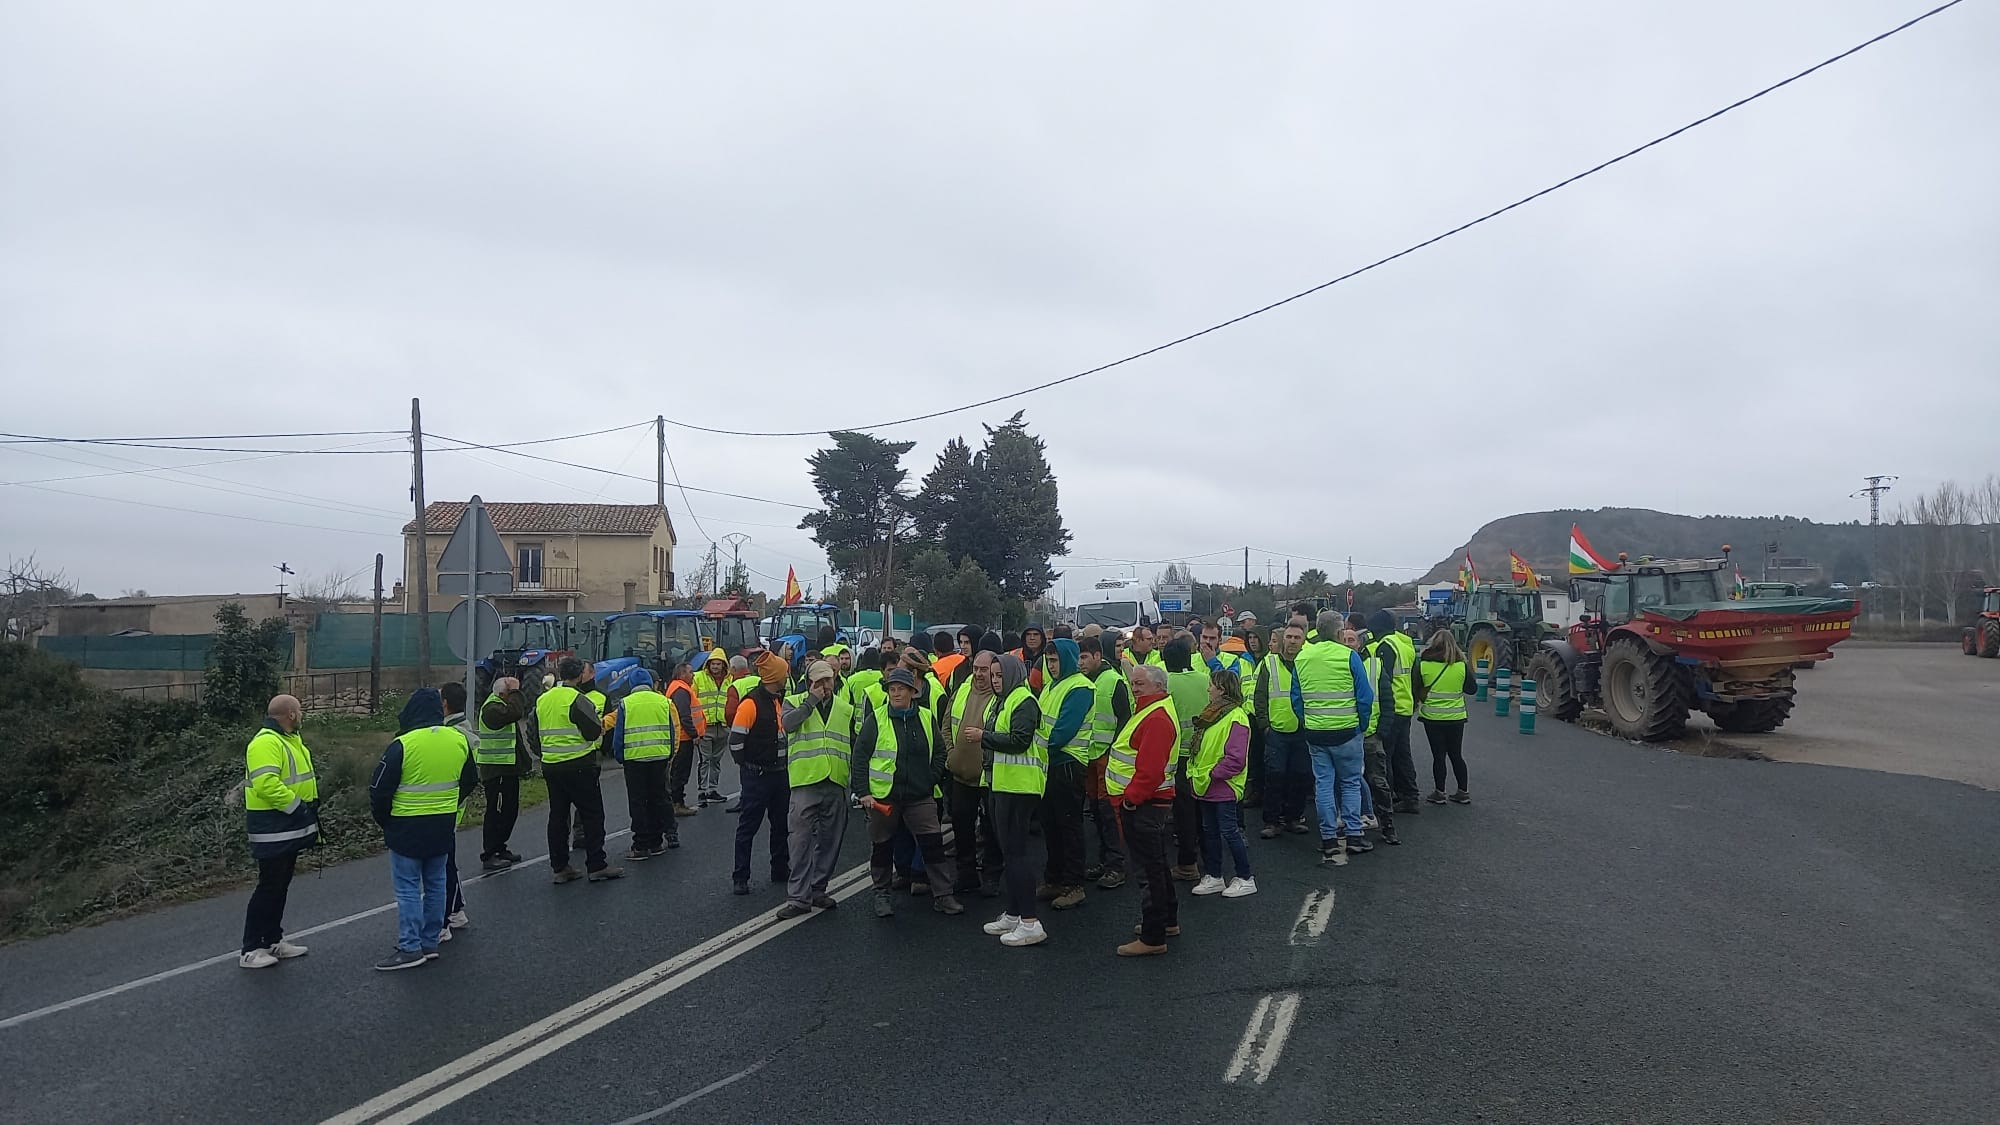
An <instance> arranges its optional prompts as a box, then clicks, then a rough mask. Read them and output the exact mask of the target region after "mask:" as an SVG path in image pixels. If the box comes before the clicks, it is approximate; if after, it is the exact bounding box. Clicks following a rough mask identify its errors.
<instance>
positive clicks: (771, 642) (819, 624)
mask: <svg viewBox="0 0 2000 1125" xmlns="http://www.w3.org/2000/svg"><path fill="white" fill-rule="evenodd" d="M828 625H831V626H833V628H834V631H835V633H836V635H838V637H839V639H840V642H841V643H842V644H847V643H849V641H848V638H847V633H846V630H844V629H842V628H841V627H840V607H839V606H832V605H788V606H785V607H783V608H781V609H779V610H778V611H777V612H776V613H774V614H772V615H771V624H770V627H769V629H768V630H767V631H766V632H765V634H764V640H765V643H766V644H767V646H769V647H771V648H772V649H774V650H775V649H776V647H777V641H778V638H780V637H792V636H799V637H804V638H805V639H806V642H807V643H808V644H812V645H817V644H818V643H819V631H820V629H821V628H823V627H825V626H828Z"/></svg>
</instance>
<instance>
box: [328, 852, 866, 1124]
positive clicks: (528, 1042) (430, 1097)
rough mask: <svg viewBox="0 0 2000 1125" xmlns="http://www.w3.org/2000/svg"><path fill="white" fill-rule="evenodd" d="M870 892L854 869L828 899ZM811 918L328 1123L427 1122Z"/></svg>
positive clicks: (637, 982)
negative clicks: (473, 1095) (444, 1109)
mask: <svg viewBox="0 0 2000 1125" xmlns="http://www.w3.org/2000/svg"><path fill="white" fill-rule="evenodd" d="M868 887H869V880H868V868H867V866H866V865H863V866H860V867H854V868H850V869H849V870H847V871H846V872H844V873H842V874H841V875H840V876H838V877H837V878H835V879H834V880H833V881H832V883H831V884H829V885H828V887H827V893H828V894H830V895H832V896H833V897H834V899H836V900H844V899H847V898H850V897H852V896H854V895H856V894H858V893H860V892H861V891H864V890H867V889H868ZM810 918H811V915H804V916H801V917H798V918H788V919H784V920H780V919H778V918H777V917H776V916H775V915H773V914H771V913H770V912H768V911H767V912H764V913H762V914H760V915H759V916H758V917H755V918H752V919H751V920H749V921H748V922H745V923H743V924H742V925H739V926H737V927H735V928H734V929H731V930H726V931H724V932H722V933H720V934H717V935H715V936H714V937H712V938H709V939H708V940H707V941H704V942H702V943H701V944H700V945H697V946H694V947H693V948H691V949H688V950H685V951H684V952H681V953H679V954H676V955H675V956H673V957H670V958H668V959H667V960H665V961H662V962H660V963H659V964H657V965H654V966H653V967H652V968H650V969H646V970H644V971H643V972H640V973H637V974H635V975H633V976H630V977H627V978H625V979H624V980H622V981H619V982H618V983H617V984H614V985H612V986H611V987H609V988H607V989H605V990H603V991H602V992H599V993H597V994H596V995H594V996H588V997H585V998H584V999H582V1000H579V1001H577V1002H576V1003H574V1004H571V1005H570V1006H569V1007H567V1008H564V1009H562V1010H561V1011H559V1012H556V1013H555V1014H554V1015H551V1016H548V1017H546V1018H544V1019H541V1020H537V1021H536V1022H534V1023H532V1024H529V1025H528V1026H527V1027H524V1028H522V1029H521V1030H519V1031H516V1032H514V1033H513V1034H511V1035H507V1036H505V1037H503V1038H500V1039H496V1040H494V1041H493V1042H491V1043H488V1044H487V1045H486V1046H484V1047H481V1048H479V1049H478V1050H475V1051H472V1052H471V1053H469V1054H466V1055H464V1056H463V1057H461V1058H457V1059H454V1060H452V1061H451V1062H448V1063H446V1064H444V1065H443V1066H440V1067H438V1068H437V1069H436V1070H433V1071H431V1072H430V1073H428V1074H424V1075H421V1076H419V1077H416V1078H413V1079H411V1080H410V1081H408V1082H405V1083H403V1084H402V1085H401V1086H398V1087H396V1088H395V1089H393V1090H390V1091H389V1092H388V1093H385V1094H383V1095H381V1096H380V1097H376V1098H372V1099H370V1100H369V1101H367V1102H364V1103H362V1104H361V1105H358V1106H355V1107H354V1108H353V1109H350V1110H348V1111H347V1112H346V1113H342V1114H339V1115H338V1116H335V1117H330V1118H328V1119H327V1121H326V1125H362V1123H364V1122H370V1123H373V1122H380V1123H383V1125H392V1123H394V1125H400V1123H404V1122H412V1121H417V1120H420V1119H422V1118H423V1117H425V1116H427V1115H429V1114H431V1113H435V1112H437V1111H438V1110H440V1109H443V1108H444V1107H445V1106H448V1105H451V1104H452V1103H453V1102H456V1101H459V1100H461V1099H463V1098H465V1097H466V1096H467V1095H469V1094H472V1093H474V1092H475V1091H478V1090H480V1089H483V1088H485V1087H487V1086H490V1085H492V1084H493V1083H495V1082H498V1081H499V1080H500V1079H502V1078H505V1077H506V1076H508V1075H509V1074H512V1073H514V1072H515V1071H517V1070H520V1069H521V1068H522V1067H525V1066H528V1065H529V1064H531V1063H534V1062H535V1061H537V1060H539V1059H543V1058H546V1057H548V1056H549V1055H552V1054H554V1053H555V1052H557V1051H559V1050H561V1049H563V1048H564V1047H566V1046H568V1045H570V1044H571V1043H574V1042H576V1041H577V1040H579V1039H582V1038H583V1037H584V1036H586V1035H589V1034H590V1033H591V1032H594V1031H597V1030H600V1029H602V1028H604V1027H606V1026H608V1025H610V1024H613V1023H616V1022H617V1021H619V1020H621V1019H624V1018H625V1017H626V1016H629V1015H631V1014H632V1013H633V1012H636V1011H638V1010H639V1009H641V1008H643V1007H645V1006H646V1005H648V1004H651V1003H653V1002H654V1001H656V1000H659V999H660V998H662V997H664V996H666V995H668V994H669V993H672V992H674V991H676V990H678V989H679V988H681V987H682V986H684V985H686V984H688V983H689V982H691V981H694V980H698V979H700V978H701V977H702V976H704V975H706V974H708V973H710V972H713V971H715V970H716V969H718V968H720V967H722V966H723V965H726V964H728V963H729V962H731V961H733V960H735V959H736V958H738V957H741V956H742V955H743V954H745V953H748V952H750V951H751V950H753V949H755V948H757V947H758V946H760V945H763V944H764V943H765V942H767V941H771V940H773V939H775V938H778V937H782V936H783V935H784V934H786V933H788V932H789V931H791V930H792V929H793V928H794V927H797V926H801V925H804V924H805V923H806V922H807V921H808V920H809V919H810Z"/></svg>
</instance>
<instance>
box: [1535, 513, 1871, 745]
mask: <svg viewBox="0 0 2000 1125" xmlns="http://www.w3.org/2000/svg"><path fill="white" fill-rule="evenodd" d="M1723 556H1724V557H1723V558H1720V559H1656V558H1652V557H1650V556H1642V557H1641V558H1639V559H1638V560H1637V561H1636V562H1630V563H1628V562H1627V561H1626V560H1625V556H1624V555H1622V554H1621V555H1620V556H1619V565H1618V566H1617V567H1615V568H1613V569H1611V570H1608V571H1603V572H1600V573H1596V574H1590V575H1582V576H1579V577H1577V578H1576V579H1575V580H1574V581H1573V583H1572V585H1571V591H1572V593H1573V594H1574V595H1575V596H1577V597H1579V598H1580V599H1581V600H1582V601H1583V602H1584V605H1585V608H1586V610H1587V612H1586V613H1585V614H1584V616H1583V618H1582V620H1581V621H1579V622H1578V623H1577V624H1575V625H1572V626H1570V628H1569V632H1568V635H1567V637H1565V638H1564V639H1561V640H1548V641H1543V642H1542V644H1541V645H1540V647H1539V649H1538V651H1536V653H1535V654H1534V656H1533V657H1532V658H1531V659H1530V660H1529V661H1528V667H1527V675H1528V678H1529V679H1532V680H1534V681H1535V687H1536V692H1537V697H1538V699H1539V701H1540V705H1541V710H1542V713H1543V714H1545V715H1553V716H1554V717H1556V718H1558V719H1561V720H1563V721H1565V722H1574V721H1576V719H1577V717H1578V716H1579V715H1581V714H1582V713H1583V709H1584V707H1586V706H1591V707H1599V708H1601V709H1602V710H1603V711H1604V714H1605V717H1606V718H1607V719H1609V720H1610V723H1611V729H1612V730H1613V731H1615V732H1617V734H1618V735H1619V737H1621V738H1629V739H1635V740H1644V741H1660V740H1664V739H1671V738H1675V737H1677V736H1679V735H1680V734H1681V733H1682V731H1683V729H1684V728H1685V726H1686V724H1687V717H1688V712H1689V711H1694V710H1699V711H1703V712H1706V713H1707V714H1708V717H1709V718H1710V719H1713V720H1714V721H1715V725H1716V726H1718V727H1721V728H1722V729H1723V730H1726V731H1731V732H1734V733H1762V732H1765V731H1772V730H1776V729H1777V728H1778V727H1779V726H1780V725H1782V724H1783V723H1784V721H1785V719H1786V718H1787V717H1788V716H1790V714H1791V712H1792V702H1793V697H1794V695H1795V694H1796V690H1795V688H1794V686H1793V670H1792V669H1793V665H1794V664H1796V663H1799V662H1804V661H1817V660H1824V659H1826V658H1827V657H1829V656H1830V655H1832V654H1831V652H1830V651H1829V650H1830V649H1831V648H1832V647H1833V646H1834V645H1835V644H1836V643H1838V642H1839V641H1842V640H1845V639H1846V638H1847V637H1848V635H1849V634H1850V632H1851V630H1852V629H1853V626H1854V619H1855V617H1857V616H1859V614H1860V606H1859V605H1858V604H1857V603H1855V602H1853V601H1851V600H1847V599H1841V598H1814V597H1806V598H1785V599H1770V600H1764V601H1754V602H1750V601H1735V600H1730V599H1729V598H1728V596H1727V593H1726V587H1725V585H1724V582H1723V579H1722V571H1723V568H1724V567H1725V566H1727V565H1728V548H1727V547H1725V548H1723Z"/></svg>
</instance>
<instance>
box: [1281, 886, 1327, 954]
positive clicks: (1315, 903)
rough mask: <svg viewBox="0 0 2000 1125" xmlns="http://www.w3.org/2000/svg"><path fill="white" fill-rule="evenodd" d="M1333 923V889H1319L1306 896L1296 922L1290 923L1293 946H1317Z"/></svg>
mask: <svg viewBox="0 0 2000 1125" xmlns="http://www.w3.org/2000/svg"><path fill="white" fill-rule="evenodd" d="M1332 922H1333V888H1332V887H1321V888H1320V889H1318V890H1316V891H1313V892H1311V893H1310V894H1308V895H1306V901H1305V903H1304V905H1302V906H1300V907H1299V918H1298V921H1296V922H1293V923H1292V938H1291V942H1292V944H1293V945H1317V944H1319V939H1320V938H1322V937H1325V936H1326V928H1327V926H1328V925H1329V924H1331V923H1332Z"/></svg>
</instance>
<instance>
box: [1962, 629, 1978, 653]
mask: <svg viewBox="0 0 2000 1125" xmlns="http://www.w3.org/2000/svg"><path fill="white" fill-rule="evenodd" d="M1958 651H1960V652H1962V653H1964V654H1965V655H1967V656H1978V655H1979V630H1977V629H1961V630H1959V633H1958Z"/></svg>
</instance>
